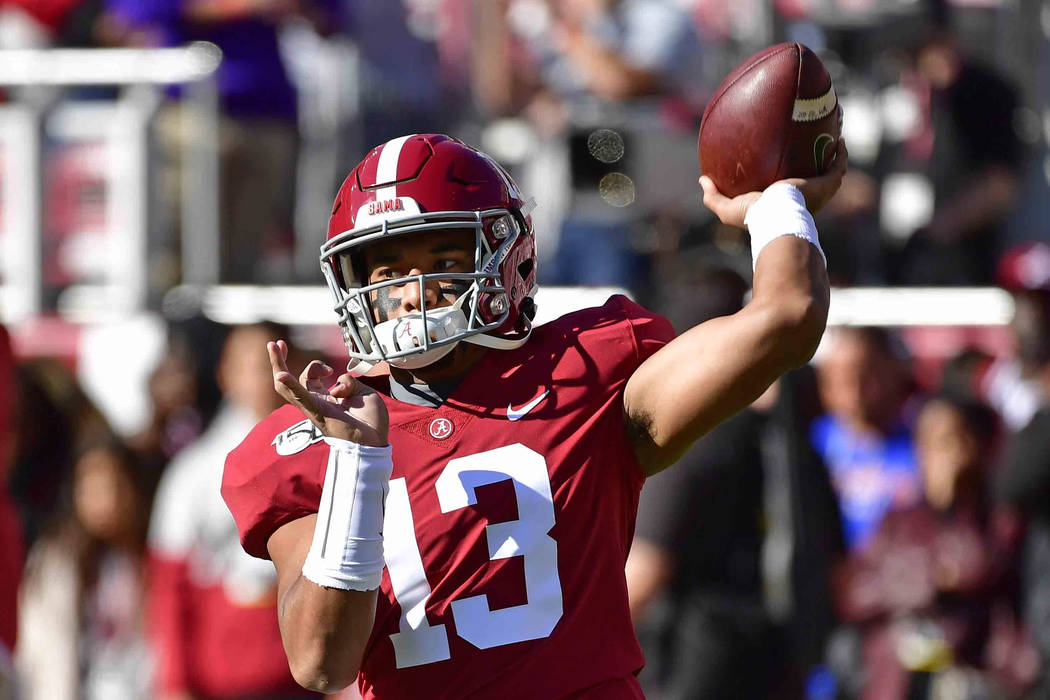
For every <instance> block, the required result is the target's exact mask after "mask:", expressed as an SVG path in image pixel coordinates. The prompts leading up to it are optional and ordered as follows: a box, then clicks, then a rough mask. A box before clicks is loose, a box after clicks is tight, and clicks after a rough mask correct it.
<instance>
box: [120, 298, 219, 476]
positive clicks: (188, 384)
mask: <svg viewBox="0 0 1050 700" xmlns="http://www.w3.org/2000/svg"><path fill="white" fill-rule="evenodd" d="M226 332H227V330H226V328H225V327H224V326H221V325H219V324H217V323H214V322H212V321H209V320H207V319H205V318H203V317H201V316H197V317H194V318H190V319H187V320H184V321H179V322H174V323H171V324H170V325H169V327H168V343H167V348H166V350H165V353H164V355H163V357H162V358H161V360H160V362H159V363H158V364H157V367H156V368H154V370H153V372H152V374H151V375H150V378H149V396H150V404H151V409H152V411H151V414H150V419H149V422H148V423H147V425H146V427H145V428H144V429H143V430H142V431H141V432H139V433H138V434H137V435H134V436H132V437H131V438H130V439H129V441H128V444H129V446H130V447H131V448H132V449H133V450H134V451H135V453H136V455H137V456H138V458H139V460H140V461H141V462H142V463H143V465H144V466H145V468H146V471H147V473H149V474H150V475H151V476H152V478H153V486H154V487H155V486H156V482H157V480H159V479H160V476H161V473H162V472H163V471H164V468H165V467H166V466H167V465H168V463H169V462H170V461H171V459H172V458H173V457H174V456H175V455H176V454H177V453H178V452H179V450H181V449H182V448H183V447H185V446H186V445H188V444H190V443H191V442H193V441H194V440H196V439H197V437H198V436H199V435H200V434H201V432H202V431H203V430H204V429H205V428H207V427H208V424H209V423H210V422H211V420H212V418H213V417H214V416H215V412H216V411H217V410H218V407H219V401H220V399H221V396H220V394H219V387H218V385H217V383H216V379H215V371H214V368H215V366H216V365H217V364H218V361H219V357H220V353H221V351H222V345H223V341H224V339H225V336H226ZM151 493H152V491H151Z"/></svg>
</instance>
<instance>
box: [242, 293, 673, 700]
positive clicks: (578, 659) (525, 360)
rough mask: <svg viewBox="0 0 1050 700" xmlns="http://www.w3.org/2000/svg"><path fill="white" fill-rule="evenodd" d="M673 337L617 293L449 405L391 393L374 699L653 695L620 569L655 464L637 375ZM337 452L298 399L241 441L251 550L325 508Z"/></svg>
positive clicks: (495, 355) (366, 672)
mask: <svg viewBox="0 0 1050 700" xmlns="http://www.w3.org/2000/svg"><path fill="white" fill-rule="evenodd" d="M672 335H673V331H672V329H671V326H670V324H669V323H668V322H667V321H666V320H665V319H663V318H661V317H658V316H655V315H653V314H651V313H650V312H648V311H646V310H645V309H643V308H641V307H640V306H638V305H636V304H634V303H633V302H631V301H629V300H627V299H626V298H624V297H622V296H615V297H612V298H610V300H609V301H608V302H607V303H606V304H605V305H604V306H602V307H600V308H593V309H586V310H584V311H579V312H576V313H572V314H569V315H566V316H563V317H562V318H560V319H558V320H557V321H554V322H552V323H549V324H546V325H544V326H541V327H539V328H537V329H536V330H535V331H534V332H533V334H532V337H531V338H530V339H529V341H528V342H527V343H525V345H523V346H522V347H520V348H518V349H517V350H510V351H492V352H489V353H487V354H486V355H485V356H484V357H483V359H482V360H481V361H480V362H479V363H478V364H477V365H475V367H474V368H473V369H472V370H471V371H470V372H469V374H468V375H467V376H466V378H464V379H463V381H462V382H461V383H460V385H459V386H458V387H457V388H456V390H455V392H454V393H453V394H452V396H451V397H450V398H449V399H448V400H447V401H446V402H445V403H444V404H443V405H441V406H440V407H438V408H430V407H425V406H417V405H412V404H406V403H402V402H400V401H396V400H393V399H390V398H389V397H388V396H385V395H384V399H385V400H386V404H387V408H388V410H389V412H390V442H391V444H392V445H393V460H394V470H393V474H392V476H391V480H390V491H389V495H388V496H387V501H386V516H385V520H384V525H383V530H384V549H385V554H386V564H387V566H386V569H385V570H384V572H383V583H382V589H381V593H380V596H379V603H378V607H377V610H376V617H375V626H374V628H373V631H372V636H371V639H370V640H369V642H368V647H367V648H366V650H365V656H364V661H363V663H362V666H361V674H360V676H359V678H358V683H359V686H360V689H361V692H362V694H363V695H364V697H365V698H372V697H376V698H383V699H385V698H395V699H399V698H404V699H406V700H409V699H411V700H416V699H418V698H424V697H425V698H467V697H477V698H488V697H499V698H500V699H501V700H513V699H515V698H564V697H579V698H587V697H595V698H598V697H600V698H602V699H603V700H604V699H609V698H640V697H642V695H641V691H640V689H639V688H638V685H637V682H636V681H635V678H634V674H635V673H636V672H637V671H638V669H640V668H641V666H642V664H643V657H642V653H641V650H640V649H639V647H638V643H637V641H636V639H635V636H634V630H633V627H632V625H631V619H630V614H629V612H628V606H627V587H626V583H625V581H624V573H623V568H624V563H625V561H626V558H627V552H628V549H629V547H630V543H631V539H632V536H633V532H634V520H635V514H636V511H637V505H638V494H639V491H640V489H641V486H642V481H643V475H642V471H641V469H640V467H639V465H638V463H637V461H636V459H635V457H634V453H633V451H632V449H631V445H630V443H629V441H628V436H627V433H626V430H625V426H624V421H623V389H624V385H625V384H626V382H627V379H628V378H629V377H630V376H631V374H632V373H633V372H634V370H635V368H636V367H638V365H639V364H640V363H641V362H642V361H643V360H644V359H645V358H646V357H648V356H649V355H651V354H652V353H654V352H655V351H656V350H657V349H659V348H660V347H661V346H663V345H664V344H665V343H666V342H667V341H668V340H669V339H670V338H671V337H672ZM387 382H388V379H387V378H380V384H382V385H385V386H382V385H381V386H378V388H380V390H381V391H383V392H386V391H388V387H389V385H388V384H387ZM327 459H328V446H327V445H326V444H325V443H324V442H322V441H321V440H320V435H319V433H318V432H317V431H315V430H314V429H313V427H312V425H311V424H310V423H309V422H307V421H304V420H303V416H302V414H301V413H300V412H299V411H298V410H297V409H295V408H293V407H291V406H285V407H283V408H281V409H279V410H278V411H276V412H274V413H273V414H271V415H270V416H269V417H268V418H266V419H265V420H263V421H262V422H261V423H260V424H259V425H258V426H256V428H255V429H254V430H253V431H252V432H251V434H250V435H249V436H248V437H247V438H246V439H245V441H244V442H243V443H242V444H241V445H240V446H239V447H238V448H237V449H235V450H234V451H233V452H231V453H230V455H229V457H228V458H227V461H226V471H225V475H224V478H223V496H224V497H225V499H226V502H227V504H228V505H229V507H230V510H231V511H232V512H233V515H234V518H235V519H236V521H237V526H238V528H239V530H240V533H241V540H242V543H243V545H244V548H245V549H246V550H247V551H248V552H249V553H250V554H253V555H255V556H258V557H266V556H267V551H266V542H267V539H268V538H269V537H270V535H271V534H272V533H273V532H274V531H275V530H276V529H277V528H279V527H280V526H281V525H283V524H285V523H287V522H290V521H292V520H295V519H297V518H300V517H303V516H305V515H308V514H311V513H315V512H317V506H318V502H319V500H320V495H321V487H322V483H323V480H324V470H325V466H326V464H327Z"/></svg>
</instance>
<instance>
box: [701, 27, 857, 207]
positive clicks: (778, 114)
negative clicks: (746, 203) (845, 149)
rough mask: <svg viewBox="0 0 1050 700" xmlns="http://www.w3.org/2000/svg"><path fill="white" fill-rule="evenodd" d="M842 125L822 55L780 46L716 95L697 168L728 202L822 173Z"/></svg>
mask: <svg viewBox="0 0 1050 700" xmlns="http://www.w3.org/2000/svg"><path fill="white" fill-rule="evenodd" d="M841 126H842V117H841V110H840V108H839V104H838V98H837V97H836V96H835V87H834V86H833V85H832V84H831V76H830V75H829V74H828V71H827V69H826V68H825V67H824V64H823V63H821V62H820V59H819V58H818V57H817V55H816V54H815V53H813V52H812V51H811V50H809V49H808V48H807V47H805V46H803V45H802V44H798V43H785V44H776V45H775V46H770V47H769V48H767V49H764V50H762V51H759V52H758V53H756V54H755V55H753V56H751V57H750V58H748V59H747V60H746V61H744V62H743V63H741V64H740V65H739V66H737V67H736V68H735V69H734V70H733V71H732V72H731V73H730V74H729V75H728V76H726V78H725V80H723V81H722V84H721V85H719V86H718V89H717V90H715V92H714V94H713V95H712V96H711V100H710V102H708V104H707V108H706V109H704V116H703V119H702V120H701V122H700V142H699V148H698V150H699V155H700V171H701V172H702V173H703V174H704V175H707V176H708V177H710V178H711V179H712V180H714V183H715V185H716V186H717V187H718V189H719V191H721V192H722V194H724V195H726V196H727V197H735V196H737V195H739V194H743V193H745V192H754V191H761V190H764V189H765V188H766V187H768V186H769V185H771V184H773V183H774V182H776V181H777V180H782V179H784V178H788V177H812V176H814V175H819V174H820V173H822V172H824V171H825V170H826V169H827V167H828V166H829V165H830V164H831V162H832V161H833V160H834V158H835V151H836V146H837V143H838V138H839V133H840V129H841Z"/></svg>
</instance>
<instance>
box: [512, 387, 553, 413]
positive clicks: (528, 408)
mask: <svg viewBox="0 0 1050 700" xmlns="http://www.w3.org/2000/svg"><path fill="white" fill-rule="evenodd" d="M549 393H551V390H550V389H547V391H545V392H543V393H542V394H540V395H539V396H537V397H536V398H534V399H533V400H532V401H529V402H528V403H527V404H525V405H524V406H522V407H521V408H518V409H515V408H514V407H513V406H512V405H511V404H507V420H521V419H522V418H524V417H525V414H526V413H528V412H529V411H531V410H532V409H534V408H536V407H537V406H539V404H540V401H543V399H545V398H546V397H547V394H549Z"/></svg>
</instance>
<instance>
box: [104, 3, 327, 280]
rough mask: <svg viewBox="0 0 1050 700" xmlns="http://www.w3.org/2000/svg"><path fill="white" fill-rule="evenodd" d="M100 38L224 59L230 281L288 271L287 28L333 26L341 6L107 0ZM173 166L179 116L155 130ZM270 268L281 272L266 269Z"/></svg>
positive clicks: (170, 187) (180, 139) (225, 242)
mask: <svg viewBox="0 0 1050 700" xmlns="http://www.w3.org/2000/svg"><path fill="white" fill-rule="evenodd" d="M106 3H107V10H108V11H107V14H106V17H105V20H104V22H102V23H100V26H101V31H103V32H104V34H105V36H106V37H107V39H108V40H109V41H111V42H118V41H120V40H122V39H123V40H124V41H126V42H128V41H139V42H142V41H147V42H151V43H155V44H160V45H169V46H172V45H180V44H184V43H187V42H191V41H209V42H212V43H214V44H215V45H216V46H218V47H219V48H220V49H221V50H222V52H223V61H222V64H221V66H220V67H219V72H218V90H219V100H220V108H221V111H222V120H221V124H220V129H219V149H220V183H219V191H220V196H221V202H220V219H219V231H220V236H221V242H222V254H221V269H222V274H223V279H224V280H225V281H230V282H249V281H257V280H258V278H259V277H260V276H261V275H264V274H266V273H267V272H269V274H270V277H274V276H277V277H278V278H280V276H281V275H282V274H287V273H288V272H289V270H290V264H291V255H290V247H291V245H292V243H293V236H292V235H291V234H292V212H293V204H292V203H293V198H294V193H295V164H296V152H297V147H298V133H297V125H296V118H297V105H296V93H295V89H294V87H293V86H292V83H291V81H290V80H289V77H288V73H287V71H286V70H285V66H284V64H283V62H282V60H281V54H280V47H279V43H278V38H279V31H280V28H281V26H282V25H283V24H284V23H286V22H288V21H291V20H292V19H295V18H307V19H310V20H312V21H313V22H314V23H315V25H316V26H317V27H318V28H321V29H324V30H325V31H329V30H331V29H332V28H334V26H335V17H334V14H333V11H334V10H333V8H334V0H323V3H322V0H252V2H226V1H225V0H152V1H151V2H142V1H141V0H106ZM157 129H158V135H159V137H160V140H161V142H162V145H163V146H164V148H165V150H166V157H167V158H169V160H171V161H172V162H173V163H174V162H177V158H178V155H177V154H179V153H180V152H181V145H182V144H183V143H184V141H185V140H187V139H194V138H197V135H196V134H192V133H185V132H184V130H183V124H182V120H181V119H180V114H179V112H178V111H177V110H169V111H167V112H166V113H164V114H163V115H161V117H159V118H158V122H157ZM162 175H164V176H165V177H162V180H163V183H162V191H163V192H167V193H177V192H178V190H179V180H178V176H177V171H176V170H175V169H172V168H169V169H168V171H167V172H166V173H162ZM267 264H271V265H277V266H278V267H280V266H282V265H283V268H284V269H283V270H277V269H271V270H269V271H267V270H266V269H265V266H266V265H267Z"/></svg>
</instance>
